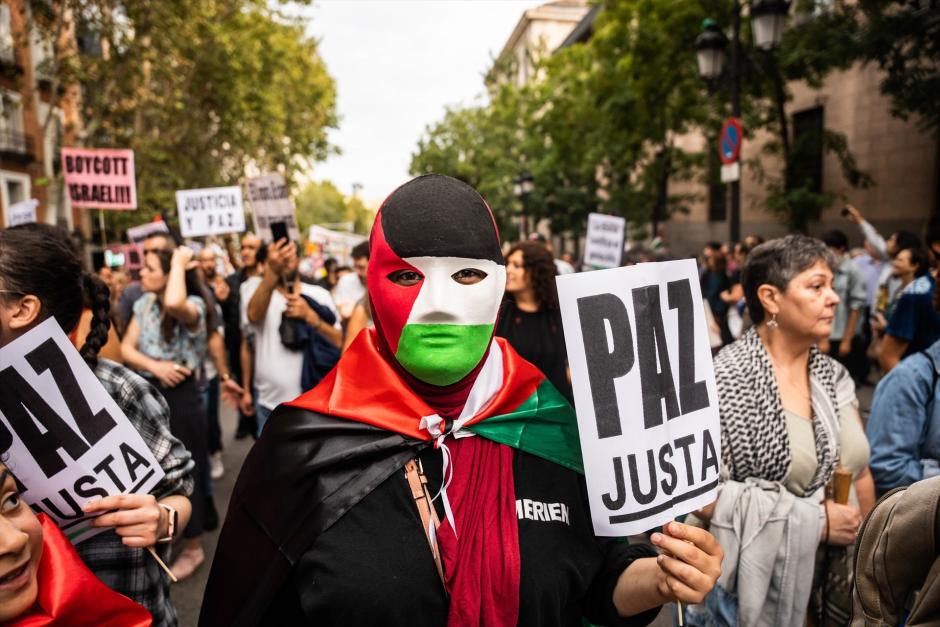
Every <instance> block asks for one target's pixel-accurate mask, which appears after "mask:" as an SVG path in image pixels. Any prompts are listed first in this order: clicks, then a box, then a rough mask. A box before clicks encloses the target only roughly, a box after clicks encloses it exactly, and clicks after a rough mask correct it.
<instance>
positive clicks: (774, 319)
mask: <svg viewBox="0 0 940 627" xmlns="http://www.w3.org/2000/svg"><path fill="white" fill-rule="evenodd" d="M779 326H780V325H779V324H778V323H777V314H774V315H773V317H771V318H770V320H768V321H767V327H768V328H771V329H776V328H777V327H779Z"/></svg>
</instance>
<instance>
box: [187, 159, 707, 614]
mask: <svg viewBox="0 0 940 627" xmlns="http://www.w3.org/2000/svg"><path fill="white" fill-rule="evenodd" d="M371 251H372V256H371V259H370V262H369V276H368V289H369V296H370V300H371V302H372V312H373V319H374V322H375V329H374V330H373V329H367V330H364V331H362V332H361V333H360V334H359V335H358V337H357V339H356V340H355V341H354V342H353V344H352V345H351V346H350V348H349V350H348V351H347V352H346V353H345V354H344V356H343V357H342V359H341V360H340V362H339V363H338V364H337V366H336V368H335V369H334V370H333V371H332V372H331V373H330V374H329V375H328V376H327V378H326V379H324V380H323V381H322V382H321V383H320V384H319V385H318V386H317V387H316V388H314V389H313V390H311V391H309V392H307V393H305V394H303V395H301V396H300V397H299V398H298V399H296V400H295V401H293V402H291V403H287V404H286V405H282V406H280V407H279V408H277V409H276V410H275V411H274V413H273V414H272V415H271V418H270V422H269V426H268V428H267V429H265V431H264V432H263V434H262V436H261V438H260V439H259V440H258V442H257V444H256V445H255V447H254V449H253V450H252V451H251V453H250V454H249V456H248V459H247V460H246V462H245V465H244V467H243V469H242V473H241V475H240V477H239V479H238V484H237V486H236V488H235V493H234V495H233V498H232V501H231V505H230V509H229V513H228V517H227V519H226V523H225V526H224V528H223V530H222V534H221V536H220V540H219V546H218V550H217V552H216V557H215V562H214V564H213V568H212V573H211V575H210V578H209V582H208V585H207V589H206V595H205V599H204V602H203V608H202V615H201V617H200V623H201V624H202V625H260V624H263V625H282V624H284V625H296V624H311V623H313V622H316V623H317V624H324V625H332V624H347V625H372V624H382V625H409V626H413V625H445V624H447V625H452V626H455V625H488V626H502V625H516V624H521V625H580V624H581V623H580V621H581V617H582V615H584V616H587V617H588V618H590V619H591V620H592V621H593V622H595V623H597V624H605V625H610V624H613V625H638V624H646V623H648V622H649V621H651V620H652V619H653V618H654V617H655V615H656V609H657V608H658V606H659V605H661V604H662V603H664V602H666V601H668V600H673V599H677V598H678V599H682V600H684V601H690V600H695V599H701V598H702V597H703V596H704V594H705V593H706V592H707V591H708V590H709V589H710V588H711V587H712V585H713V583H714V581H715V579H716V578H717V576H718V572H719V563H720V560H721V549H720V547H718V545H717V544H716V543H715V542H714V538H713V537H712V536H711V535H710V534H709V533H708V532H706V531H704V530H700V529H692V528H688V527H686V526H685V525H679V524H678V523H670V524H669V525H668V530H667V531H668V533H667V534H654V542H655V543H657V544H659V545H660V546H661V547H662V548H663V549H664V550H665V551H666V552H668V553H670V554H671V555H673V556H675V557H667V556H665V555H664V556H660V557H659V561H657V558H656V557H655V556H656V553H655V552H654V551H653V550H652V549H651V548H650V547H648V546H646V545H628V544H624V543H621V542H617V541H615V540H611V539H598V538H595V537H594V534H593V530H592V525H591V519H590V515H589V513H588V506H587V497H586V492H585V485H584V482H583V479H582V477H581V476H580V474H579V472H578V471H580V469H581V454H580V448H579V444H578V440H577V424H576V421H575V417H574V412H573V410H572V409H571V406H570V405H569V404H568V403H567V402H566V401H565V400H564V398H563V397H562V396H561V395H560V394H559V393H558V391H557V390H556V389H555V388H554V386H552V384H551V383H550V382H548V381H546V379H545V377H544V375H542V374H541V372H539V371H538V370H537V369H536V368H535V367H534V366H532V365H531V364H529V363H528V362H526V361H524V360H522V359H521V358H520V357H519V356H518V355H517V354H516V353H515V351H514V350H513V349H512V348H511V346H510V345H509V344H508V343H507V342H506V341H505V340H503V339H501V338H495V339H494V336H493V332H494V327H495V323H496V318H497V312H498V309H499V306H500V301H501V298H502V295H503V290H504V287H505V279H506V271H505V266H504V263H505V262H504V260H503V256H502V255H501V253H500V246H499V236H498V234H497V231H496V227H495V223H494V221H493V216H492V213H491V212H490V210H489V207H487V205H486V203H485V202H484V201H483V199H482V198H481V197H480V196H479V194H477V193H476V192H475V191H474V190H473V189H472V188H470V187H468V186H467V185H465V184H463V183H461V182H459V181H457V180H455V179H451V178H449V177H444V176H439V175H426V176H422V177H420V178H417V179H415V180H413V181H411V182H409V183H406V184H405V185H403V186H402V187H400V188H398V189H397V190H396V191H395V192H394V193H393V194H392V195H391V196H389V197H388V199H387V200H386V201H385V202H384V203H383V205H382V207H381V209H380V211H379V213H378V216H377V217H376V221H375V225H374V226H373V229H372V235H371ZM432 495H437V496H434V497H433V498H432ZM248 573H253V576H250V577H249V576H246V575H247V574H248ZM622 617H631V618H622Z"/></svg>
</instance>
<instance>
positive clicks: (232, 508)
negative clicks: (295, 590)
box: [199, 405, 431, 627]
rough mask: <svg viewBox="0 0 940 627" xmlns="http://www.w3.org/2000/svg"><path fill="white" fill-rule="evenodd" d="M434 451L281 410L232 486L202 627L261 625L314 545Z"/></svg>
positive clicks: (353, 425) (342, 422)
mask: <svg viewBox="0 0 940 627" xmlns="http://www.w3.org/2000/svg"><path fill="white" fill-rule="evenodd" d="M430 445H431V442H422V441H418V440H414V439H411V438H406V437H404V436H402V435H400V434H397V433H394V432H391V431H387V430H384V429H379V428H377V427H373V426H371V425H367V424H364V423H360V422H355V421H352V420H347V419H343V418H336V417H333V416H327V415H324V414H320V413H316V412H312V411H309V410H306V409H300V408H297V407H290V406H286V405H281V406H279V407H278V408H277V409H276V410H275V411H274V412H273V413H272V414H271V417H270V418H269V419H268V422H267V423H266V425H265V428H264V431H263V432H262V434H261V437H260V438H259V439H258V441H257V442H256V443H255V445H254V447H253V448H252V450H251V452H250V453H249V454H248V457H247V458H246V459H245V463H244V465H243V466H242V470H241V472H240V474H239V476H238V481H237V482H236V484H235V490H234V492H233V494H232V499H231V502H230V503H229V509H228V514H227V515H226V517H225V524H224V526H223V527H222V532H221V534H220V535H219V543H218V547H217V549H216V553H215V558H214V560H213V562H212V570H211V571H210V574H209V581H208V583H207V585H206V591H205V596H204V597H203V603H202V611H201V613H200V616H199V625H200V626H202V627H216V626H219V625H234V626H246V627H247V626H249V625H258V624H261V622H262V621H263V619H264V616H265V614H266V612H267V609H268V606H269V605H270V604H271V602H272V601H273V600H274V599H275V597H276V596H277V594H278V592H279V590H280V588H281V587H282V585H283V584H284V582H285V581H287V579H288V577H289V575H290V572H291V569H292V567H293V566H294V564H295V563H296V562H297V560H298V559H300V557H301V555H302V554H303V552H304V551H305V550H306V549H307V547H309V546H310V545H311V544H312V543H313V541H314V540H316V538H317V537H318V536H319V535H320V534H321V533H323V531H325V530H326V529H328V528H329V527H330V526H331V525H332V524H333V523H335V522H336V521H337V520H339V518H340V517H341V516H342V515H343V514H345V513H346V512H347V511H349V509H350V508H351V507H353V506H354V505H355V504H356V503H358V502H359V501H361V500H362V499H363V498H364V497H365V496H367V495H368V494H369V493H370V492H372V491H373V490H374V489H375V488H376V487H378V485H379V484H381V483H382V482H383V481H385V480H386V479H388V478H389V477H390V476H391V475H392V474H394V473H395V472H397V471H398V470H399V469H401V468H402V467H404V465H405V463H406V462H407V461H408V460H410V459H413V458H414V457H415V456H416V455H417V454H418V452H419V451H421V450H422V449H424V448H425V447H427V446H430Z"/></svg>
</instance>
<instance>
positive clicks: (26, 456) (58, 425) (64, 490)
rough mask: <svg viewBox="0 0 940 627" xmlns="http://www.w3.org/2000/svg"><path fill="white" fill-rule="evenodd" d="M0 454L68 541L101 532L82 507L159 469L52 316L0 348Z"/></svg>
mask: <svg viewBox="0 0 940 627" xmlns="http://www.w3.org/2000/svg"><path fill="white" fill-rule="evenodd" d="M0 455H6V456H7V457H8V459H7V462H6V465H7V467H8V468H9V469H10V470H11V471H12V472H13V474H14V475H15V476H16V478H17V480H18V481H19V482H20V483H21V484H22V485H23V486H24V488H25V489H24V490H23V492H22V494H23V498H24V499H26V502H27V503H29V504H30V506H32V508H33V509H34V510H36V511H37V512H44V513H45V514H47V515H48V516H49V517H50V518H52V520H54V521H55V523H56V525H58V526H59V528H60V529H62V532H63V533H65V535H66V536H67V537H68V538H69V540H71V541H72V543H73V544H77V543H78V542H81V541H82V540H85V539H87V538H90V537H91V536H93V535H95V534H97V533H100V532H101V531H105V529H94V528H92V527H90V526H89V522H90V519H89V518H88V517H87V516H86V515H85V514H84V512H82V509H81V507H82V505H84V504H85V503H86V502H88V501H89V500H91V499H95V498H98V497H105V496H110V495H112V494H122V493H125V494H129V493H133V492H144V493H146V492H150V490H151V489H153V487H154V486H155V485H157V483H158V482H159V481H160V479H162V478H163V474H164V473H163V469H162V468H161V467H160V463H159V462H158V461H157V460H156V458H155V457H154V456H153V453H151V452H150V448H149V447H148V446H147V444H146V443H145V442H144V441H143V438H141V436H140V434H139V433H138V432H137V429H135V428H134V426H133V425H132V424H131V423H130V421H129V420H128V419H127V416H125V415H124V413H123V412H122V411H121V409H120V408H119V407H118V406H117V404H116V403H115V402H114V400H113V399H112V398H111V396H110V395H109V394H108V393H107V391H106V390H105V389H104V387H102V385H101V383H100V382H99V381H98V378H97V377H96V376H95V373H93V372H92V371H91V369H90V368H89V367H88V365H87V364H86V363H85V361H84V360H83V359H82V358H81V356H80V355H79V354H78V351H77V350H75V347H74V346H72V344H71V342H69V339H68V338H67V337H66V336H65V333H63V331H62V329H61V327H59V325H58V324H57V323H56V321H55V319H53V318H49V319H48V320H46V321H45V322H43V323H42V324H40V325H38V326H37V327H36V328H34V329H32V330H31V331H29V332H28V333H26V334H24V335H22V336H20V337H19V338H17V339H15V340H14V341H12V342H10V343H9V344H7V345H6V346H4V347H3V348H2V349H0Z"/></svg>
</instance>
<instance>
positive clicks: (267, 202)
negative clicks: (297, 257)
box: [248, 174, 300, 242]
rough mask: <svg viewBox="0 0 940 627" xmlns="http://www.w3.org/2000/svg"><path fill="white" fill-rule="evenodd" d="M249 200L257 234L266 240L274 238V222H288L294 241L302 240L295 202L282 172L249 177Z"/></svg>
mask: <svg viewBox="0 0 940 627" xmlns="http://www.w3.org/2000/svg"><path fill="white" fill-rule="evenodd" d="M248 200H249V201H250V202H251V216H252V219H253V220H254V223H255V234H256V235H257V236H258V237H260V238H261V239H262V240H263V241H265V242H270V241H271V240H273V239H274V237H273V235H271V223H272V222H284V223H285V224H287V234H288V235H289V236H290V238H291V240H293V241H295V242H296V241H300V229H298V228H297V219H296V218H295V217H294V203H293V201H291V199H290V190H289V189H288V187H287V184H286V183H284V177H283V176H281V175H280V174H266V175H264V176H256V177H254V178H250V179H248Z"/></svg>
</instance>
